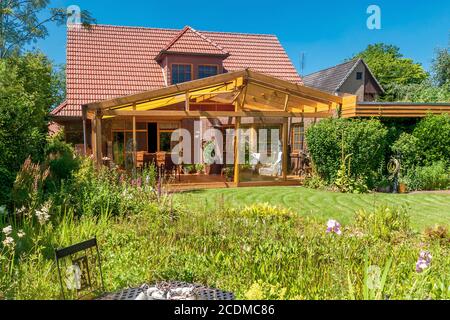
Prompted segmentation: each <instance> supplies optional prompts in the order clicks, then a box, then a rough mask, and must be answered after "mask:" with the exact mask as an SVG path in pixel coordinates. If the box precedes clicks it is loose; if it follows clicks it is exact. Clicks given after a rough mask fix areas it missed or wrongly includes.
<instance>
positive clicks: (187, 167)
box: [183, 164, 194, 174]
mask: <svg viewBox="0 0 450 320" xmlns="http://www.w3.org/2000/svg"><path fill="white" fill-rule="evenodd" d="M193 170H194V166H193V165H192V164H183V173H184V174H190V173H192V171H193Z"/></svg>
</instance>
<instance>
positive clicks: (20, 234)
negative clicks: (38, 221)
mask: <svg viewBox="0 0 450 320" xmlns="http://www.w3.org/2000/svg"><path fill="white" fill-rule="evenodd" d="M25 235H26V234H25V232H23V230H19V232H17V236H18V237H19V238H23V237H25Z"/></svg>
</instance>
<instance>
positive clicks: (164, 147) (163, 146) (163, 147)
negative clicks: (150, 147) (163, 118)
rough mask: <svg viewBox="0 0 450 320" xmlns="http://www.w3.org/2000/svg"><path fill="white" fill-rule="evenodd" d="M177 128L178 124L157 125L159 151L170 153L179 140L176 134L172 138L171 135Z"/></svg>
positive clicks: (163, 123) (165, 123)
mask: <svg viewBox="0 0 450 320" xmlns="http://www.w3.org/2000/svg"><path fill="white" fill-rule="evenodd" d="M178 128H179V123H177V122H161V123H159V151H165V152H172V149H173V148H174V147H175V146H176V145H177V144H178V140H179V137H178V133H176V136H174V137H172V135H173V134H174V132H175V131H176V130H177V129H178ZM172 138H173V140H172Z"/></svg>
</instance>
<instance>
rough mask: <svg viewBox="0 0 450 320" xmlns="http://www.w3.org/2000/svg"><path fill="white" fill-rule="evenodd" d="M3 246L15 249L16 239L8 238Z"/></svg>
mask: <svg viewBox="0 0 450 320" xmlns="http://www.w3.org/2000/svg"><path fill="white" fill-rule="evenodd" d="M3 245H4V246H5V247H9V248H12V247H14V239H13V238H11V237H6V238H5V240H3Z"/></svg>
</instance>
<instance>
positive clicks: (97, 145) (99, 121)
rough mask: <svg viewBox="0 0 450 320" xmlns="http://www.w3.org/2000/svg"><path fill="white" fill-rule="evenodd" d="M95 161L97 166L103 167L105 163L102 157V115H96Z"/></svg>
mask: <svg viewBox="0 0 450 320" xmlns="http://www.w3.org/2000/svg"><path fill="white" fill-rule="evenodd" d="M95 159H96V162H97V165H101V164H102V161H103V155H102V115H101V114H96V115H95Z"/></svg>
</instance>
